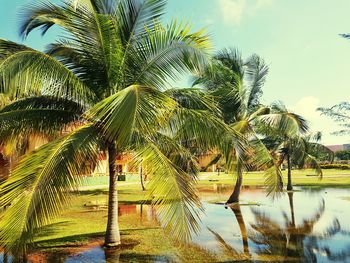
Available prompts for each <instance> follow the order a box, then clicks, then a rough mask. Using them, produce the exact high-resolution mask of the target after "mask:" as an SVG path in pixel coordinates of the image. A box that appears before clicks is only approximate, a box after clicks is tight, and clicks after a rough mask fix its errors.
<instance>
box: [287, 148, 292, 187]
mask: <svg viewBox="0 0 350 263" xmlns="http://www.w3.org/2000/svg"><path fill="white" fill-rule="evenodd" d="M287 162H288V184H287V190H288V191H292V190H293V184H292V166H291V161H290V154H289V153H288V154H287Z"/></svg>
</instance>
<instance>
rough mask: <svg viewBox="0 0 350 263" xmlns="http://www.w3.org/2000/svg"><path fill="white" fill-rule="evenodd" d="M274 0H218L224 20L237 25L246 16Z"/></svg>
mask: <svg viewBox="0 0 350 263" xmlns="http://www.w3.org/2000/svg"><path fill="white" fill-rule="evenodd" d="M272 2H273V0H218V3H219V7H220V11H221V14H222V17H223V20H224V22H225V23H226V24H234V25H237V24H239V23H240V22H241V20H242V19H243V17H244V16H246V15H254V14H255V12H256V11H257V10H259V9H261V8H262V7H265V6H267V5H270V4H271V3H272Z"/></svg>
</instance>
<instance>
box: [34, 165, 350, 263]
mask: <svg viewBox="0 0 350 263" xmlns="http://www.w3.org/2000/svg"><path fill="white" fill-rule="evenodd" d="M284 173H285V172H284ZM312 173H313V171H312V170H303V171H293V182H294V184H295V185H301V186H303V185H304V186H311V187H315V188H319V187H327V186H332V187H334V186H342V187H346V186H350V172H349V171H341V170H325V172H324V178H323V180H319V179H318V178H316V177H313V176H309V175H311V174H312ZM263 182H264V179H263V174H262V173H260V172H254V173H247V174H245V175H244V185H249V186H262V185H263ZM198 184H199V188H202V189H205V188H208V189H209V188H210V189H213V187H212V185H215V184H229V185H233V184H234V178H233V176H232V175H228V174H224V173H221V174H220V175H219V176H218V175H217V174H216V173H202V174H201V175H200V180H199V182H198ZM119 185H120V186H119V201H120V203H121V204H125V205H129V206H135V205H140V204H149V203H150V201H151V200H149V199H147V196H146V193H145V192H143V191H142V190H141V186H140V184H139V183H137V182H136V183H134V184H130V183H129V184H128V183H124V182H120V184H119ZM82 189H83V190H81V191H80V192H79V193H74V198H72V201H71V202H70V203H69V205H68V206H67V207H66V208H65V209H63V210H62V214H61V216H60V217H59V218H58V219H57V220H56V221H55V222H54V223H53V224H51V225H49V226H47V227H45V228H43V229H42V230H41V231H40V232H39V234H38V235H37V238H36V247H35V250H36V251H39V252H40V253H43V252H44V253H50V254H52V253H53V254H60V253H61V254H62V255H65V256H66V255H67V254H69V253H71V249H73V248H79V247H81V246H86V245H89V244H94V245H95V246H96V245H97V246H98V245H102V244H103V236H104V232H105V229H106V222H107V209H106V204H107V194H108V189H107V186H106V187H103V186H102V188H101V186H99V188H97V189H94V188H93V186H91V185H90V186H89V188H86V189H84V188H82ZM218 200H219V199H218ZM218 200H213V201H218ZM249 205H253V204H249ZM254 205H258V204H254ZM133 209H134V208H133ZM119 222H120V229H121V235H122V241H123V243H124V244H126V246H125V247H123V248H122V251H121V254H122V258H123V259H125V260H126V261H138V259H140V258H142V259H144V260H145V261H147V260H149V261H153V259H154V258H155V257H165V258H166V259H170V260H175V261H179V260H180V261H182V262H215V261H221V262H223V261H225V260H226V261H229V260H232V258H229V257H227V256H223V255H216V254H214V253H212V252H210V251H207V250H206V249H204V248H202V247H199V246H196V245H184V244H181V243H179V242H176V241H175V240H174V239H172V238H171V236H170V235H169V234H168V233H166V232H165V230H163V229H162V228H161V227H160V225H159V223H158V222H157V221H156V220H153V219H152V218H149V213H147V212H145V213H143V215H142V216H140V214H139V213H130V214H127V213H126V214H123V215H122V216H121V217H120V218H119ZM64 251H66V252H64ZM146 259H147V260H146Z"/></svg>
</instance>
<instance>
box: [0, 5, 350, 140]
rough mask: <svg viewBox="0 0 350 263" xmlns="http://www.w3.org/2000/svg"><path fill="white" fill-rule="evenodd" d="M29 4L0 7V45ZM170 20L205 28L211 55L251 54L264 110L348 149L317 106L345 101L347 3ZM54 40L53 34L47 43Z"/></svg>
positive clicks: (176, 12)
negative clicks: (303, 122) (272, 108)
mask: <svg viewBox="0 0 350 263" xmlns="http://www.w3.org/2000/svg"><path fill="white" fill-rule="evenodd" d="M33 1H34V0H11V1H7V0H1V9H0V37H1V38H6V39H11V40H15V41H20V39H19V37H18V34H17V32H18V21H19V19H20V15H19V10H20V8H21V6H23V4H26V3H30V2H33ZM168 2H169V4H168V12H167V16H168V17H177V18H180V19H181V18H184V19H186V20H187V19H189V20H190V21H191V22H192V24H193V25H194V28H201V27H206V28H207V30H208V32H209V33H210V34H211V37H212V41H213V43H214V48H215V50H218V49H220V48H223V47H237V48H239V49H240V50H241V51H242V54H243V56H245V57H247V56H249V55H251V54H252V53H257V54H258V55H260V56H261V57H263V58H264V59H265V60H266V62H267V63H268V64H269V65H270V74H269V76H268V79H267V82H266V85H265V87H264V96H263V102H265V103H271V102H273V101H276V100H281V101H283V102H284V103H285V104H286V105H287V106H288V107H289V108H290V109H292V110H293V111H295V112H296V113H299V114H302V115H303V116H305V117H306V118H307V119H308V120H309V121H310V122H311V127H312V129H313V130H315V131H316V130H317V131H318V130H320V131H323V134H324V137H323V142H324V143H326V144H336V143H343V142H344V143H345V142H350V138H349V137H336V136H331V135H330V134H329V133H330V132H331V131H334V130H336V129H337V127H336V126H335V125H334V123H333V122H332V121H330V120H329V119H327V118H325V117H322V116H320V115H319V113H318V112H316V111H315V109H316V108H317V107H319V106H331V105H333V104H336V103H338V102H341V101H344V100H347V101H349V100H350V96H349V92H348V90H349V88H350V41H349V40H345V39H343V38H341V37H339V34H340V33H350V17H349V10H350V1H349V0H337V1H334V0H307V1H305V0H169V1H168ZM52 36H53V33H51V36H49V37H52ZM46 41H47V38H46V37H45V39H42V38H41V37H40V35H39V34H33V35H32V36H30V38H29V39H28V40H27V41H26V44H28V45H31V46H33V47H35V48H39V49H41V48H42V47H43V45H44V43H46Z"/></svg>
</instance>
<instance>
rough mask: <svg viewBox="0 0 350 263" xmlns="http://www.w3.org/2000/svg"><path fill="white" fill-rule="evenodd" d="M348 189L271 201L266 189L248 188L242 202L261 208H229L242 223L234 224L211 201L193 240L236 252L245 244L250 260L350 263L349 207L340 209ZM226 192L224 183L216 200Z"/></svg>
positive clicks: (317, 192)
mask: <svg viewBox="0 0 350 263" xmlns="http://www.w3.org/2000/svg"><path fill="white" fill-rule="evenodd" d="M217 188H218V187H217ZM208 192H210V189H207V191H206V192H205V199H206V200H208V201H209V195H208ZM349 193H350V191H349V190H348V189H323V190H318V191H311V192H310V191H308V190H305V191H304V189H303V191H300V192H294V193H293V192H289V193H286V194H285V195H283V196H282V197H281V198H279V199H277V200H276V199H275V200H272V199H270V198H267V197H266V196H265V194H264V192H263V191H262V190H259V189H246V190H245V191H243V194H242V196H243V198H242V200H244V202H243V203H250V202H252V203H259V204H261V206H259V207H257V206H248V205H245V206H242V205H235V206H232V207H230V208H231V210H232V211H233V213H234V217H235V219H236V220H235V221H237V223H238V224H235V222H233V223H232V214H231V215H230V214H229V213H227V212H224V209H223V207H222V206H220V205H213V204H210V203H207V204H206V211H207V216H206V217H205V218H204V219H203V227H202V232H201V233H200V235H199V237H197V238H195V242H196V243H197V244H200V245H202V246H205V247H206V248H207V249H210V250H212V251H216V252H217V253H221V252H222V251H224V248H225V249H226V252H227V251H228V250H229V249H231V252H232V254H235V253H236V252H237V250H240V248H241V247H242V243H243V253H241V255H242V254H243V255H249V254H250V255H251V259H252V260H258V261H260V260H261V261H265V260H269V261H271V260H272V261H273V262H289V261H297V262H334V261H337V262H347V260H350V235H349V232H350V231H349V230H350V229H349V228H350V225H349V224H348V218H350V211H349V210H344V209H341V207H347V206H348V203H347V202H346V201H344V200H341V199H342V198H341V197H344V196H349ZM225 194H226V193H225V191H223V188H221V187H220V190H219V191H218V193H213V195H212V200H215V202H218V201H217V200H218V199H219V198H222V196H224V195H225ZM296 197H297V198H296ZM218 203H220V202H218ZM326 204H328V205H327V206H326ZM226 211H227V210H226ZM218 218H220V220H218ZM230 218H231V219H230ZM341 226H342V227H341ZM208 230H209V231H208ZM214 241H215V242H214ZM225 254H226V255H227V253H225Z"/></svg>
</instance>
